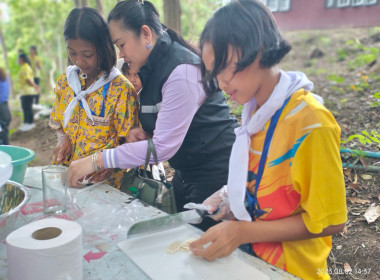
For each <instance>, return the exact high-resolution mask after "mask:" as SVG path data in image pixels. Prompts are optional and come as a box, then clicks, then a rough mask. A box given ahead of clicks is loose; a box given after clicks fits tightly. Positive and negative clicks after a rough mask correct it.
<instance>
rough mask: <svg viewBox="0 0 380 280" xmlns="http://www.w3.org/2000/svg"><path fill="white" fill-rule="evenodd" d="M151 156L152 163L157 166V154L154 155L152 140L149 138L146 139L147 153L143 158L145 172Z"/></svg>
mask: <svg viewBox="0 0 380 280" xmlns="http://www.w3.org/2000/svg"><path fill="white" fill-rule="evenodd" d="M152 154H153V158H154V162H155V163H156V164H158V160H157V153H156V149H155V148H154V144H153V140H152V138H149V139H148V151H147V153H146V157H145V165H144V168H145V170H146V168H147V167H148V164H149V160H150V156H151V155H152Z"/></svg>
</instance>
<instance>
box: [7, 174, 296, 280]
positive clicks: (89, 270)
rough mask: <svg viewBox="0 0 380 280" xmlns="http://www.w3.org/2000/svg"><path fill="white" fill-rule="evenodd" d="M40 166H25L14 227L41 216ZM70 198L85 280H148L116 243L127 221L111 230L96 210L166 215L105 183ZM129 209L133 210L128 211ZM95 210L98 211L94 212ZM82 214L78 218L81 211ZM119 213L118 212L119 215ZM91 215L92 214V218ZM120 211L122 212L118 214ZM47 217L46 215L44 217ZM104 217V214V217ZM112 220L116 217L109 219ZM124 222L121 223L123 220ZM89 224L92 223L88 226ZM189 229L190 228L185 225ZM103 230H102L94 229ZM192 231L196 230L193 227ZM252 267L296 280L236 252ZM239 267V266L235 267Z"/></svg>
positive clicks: (70, 216)
mask: <svg viewBox="0 0 380 280" xmlns="http://www.w3.org/2000/svg"><path fill="white" fill-rule="evenodd" d="M39 170H40V168H36V167H33V168H28V170H27V174H26V176H25V181H24V183H25V184H26V185H33V186H34V187H33V188H29V190H30V193H31V199H30V201H29V202H28V204H27V205H26V207H24V208H23V213H20V215H19V217H18V220H17V227H20V226H22V225H24V224H27V223H30V222H32V221H34V220H36V219H40V218H42V217H44V213H43V208H42V189H41V185H40V180H39V179H36V178H38V176H37V177H36V176H35V174H36V172H37V173H38V172H39ZM70 194H71V197H72V199H73V201H74V203H72V204H71V206H70V207H69V209H68V211H67V212H66V213H65V215H64V217H62V218H66V219H71V220H77V221H78V222H79V223H81V225H82V228H83V269H84V274H83V275H84V279H91V280H95V279H99V280H108V279H110V280H111V279H112V280H119V279H120V280H125V279H128V280H134V279H137V280H144V279H150V278H149V277H148V276H147V275H146V274H145V273H144V272H143V271H142V270H141V269H140V268H139V267H138V266H137V265H135V264H134V263H133V262H132V261H131V260H130V259H129V258H128V256H127V255H125V254H124V253H123V252H122V251H121V250H120V249H119V247H118V246H117V245H116V244H117V242H118V241H121V240H123V239H124V234H125V232H124V231H123V230H126V229H127V227H128V223H129V222H127V223H124V226H126V227H123V226H122V227H121V228H122V230H121V231H114V228H112V224H111V223H112V222H111V223H110V222H108V221H105V220H104V219H101V218H100V219H99V220H96V219H95V220H94V219H93V218H94V217H101V216H102V215H98V213H104V215H110V213H112V211H115V213H116V214H115V215H114V216H116V217H119V218H122V217H123V216H127V215H125V214H126V213H127V212H125V211H131V212H129V213H131V215H130V216H135V219H136V220H140V219H147V218H150V217H157V216H162V215H166V213H163V212H161V211H160V210H158V209H156V208H153V207H150V206H144V205H142V204H141V203H139V202H138V201H137V200H133V199H132V198H131V197H130V196H129V195H127V194H124V193H122V192H120V191H119V190H117V189H115V188H112V187H111V186H109V185H106V184H99V185H97V186H92V187H87V188H85V189H80V190H77V189H71V190H70ZM131 209H132V210H131ZM97 211H98V212H97ZM83 213H84V214H85V215H87V216H88V217H89V218H84V217H87V216H82V217H81V218H79V219H78V216H80V215H81V214H82V215H83ZM118 213H119V215H118ZM91 214H95V215H93V217H92V218H91ZM120 214H123V215H120ZM46 217H47V216H46ZM106 217H107V216H106ZM108 220H109V221H111V220H112V221H114V220H116V222H117V218H115V219H108ZM122 223H123V222H122ZM88 225H91V226H88ZM188 228H189V231H191V230H192V229H191V228H192V227H188ZM99 229H103V231H102V232H97V230H99ZM194 230H195V229H194ZM239 255H241V257H242V258H243V259H244V261H245V262H248V263H249V264H251V265H252V266H254V267H256V268H257V269H259V270H260V271H262V272H264V273H265V274H266V275H268V276H269V277H270V279H299V278H297V277H295V276H293V275H291V274H289V273H287V272H285V271H283V270H281V269H278V268H276V267H274V266H272V265H270V264H268V263H266V262H264V261H262V260H260V259H258V258H255V257H252V256H250V255H248V254H245V253H242V254H239ZM237 269H238V268H237ZM0 279H7V256H6V245H5V244H4V242H3V243H1V244H0Z"/></svg>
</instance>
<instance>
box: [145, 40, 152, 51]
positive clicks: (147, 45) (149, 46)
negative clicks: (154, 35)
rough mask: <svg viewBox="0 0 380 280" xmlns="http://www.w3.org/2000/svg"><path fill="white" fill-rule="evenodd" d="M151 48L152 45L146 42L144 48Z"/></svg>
mask: <svg viewBox="0 0 380 280" xmlns="http://www.w3.org/2000/svg"><path fill="white" fill-rule="evenodd" d="M151 48H152V45H151V44H150V43H149V42H148V43H147V44H146V49H147V50H148V51H149V50H150V49H151Z"/></svg>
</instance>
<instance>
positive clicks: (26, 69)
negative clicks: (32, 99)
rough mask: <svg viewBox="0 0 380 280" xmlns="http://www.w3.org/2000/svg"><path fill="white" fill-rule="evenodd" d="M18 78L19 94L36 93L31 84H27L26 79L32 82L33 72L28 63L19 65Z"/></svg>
mask: <svg viewBox="0 0 380 280" xmlns="http://www.w3.org/2000/svg"><path fill="white" fill-rule="evenodd" d="M18 79H19V84H20V88H19V89H20V94H21V95H32V94H36V90H35V89H34V87H33V86H31V85H30V84H28V82H27V80H28V79H29V80H30V81H32V82H33V72H32V68H31V67H30V66H29V64H28V63H24V64H23V65H21V68H20V72H19V73H18Z"/></svg>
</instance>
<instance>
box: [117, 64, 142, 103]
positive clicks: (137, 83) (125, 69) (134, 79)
mask: <svg viewBox="0 0 380 280" xmlns="http://www.w3.org/2000/svg"><path fill="white" fill-rule="evenodd" d="M121 73H123V75H124V76H125V77H126V78H127V79H128V81H130V82H131V83H132V85H133V87H134V88H135V91H136V95H137V96H139V95H140V92H141V90H142V84H141V80H140V77H139V75H138V74H137V73H135V72H133V71H132V69H131V68H130V67H129V65H128V63H126V62H124V63H123V66H122V67H121Z"/></svg>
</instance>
